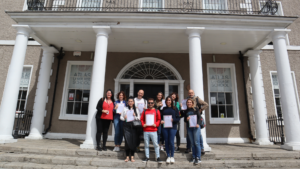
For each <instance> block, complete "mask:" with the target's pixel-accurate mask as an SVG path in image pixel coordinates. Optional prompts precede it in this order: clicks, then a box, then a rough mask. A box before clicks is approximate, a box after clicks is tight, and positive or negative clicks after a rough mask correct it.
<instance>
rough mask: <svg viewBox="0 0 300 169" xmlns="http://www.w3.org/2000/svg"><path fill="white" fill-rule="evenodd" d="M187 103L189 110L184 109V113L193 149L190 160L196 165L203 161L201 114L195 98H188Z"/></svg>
mask: <svg viewBox="0 0 300 169" xmlns="http://www.w3.org/2000/svg"><path fill="white" fill-rule="evenodd" d="M186 105H187V110H183V111H182V115H183V116H184V122H185V123H186V129H187V132H188V136H189V140H190V144H191V147H192V150H193V151H192V152H193V153H192V156H193V158H192V160H191V161H190V162H192V163H194V164H195V165H198V164H199V163H201V146H200V135H201V128H200V125H201V114H200V112H199V110H198V109H197V108H195V106H194V101H193V99H191V98H189V99H187V101H186ZM191 117H193V119H191ZM190 121H191V122H190Z"/></svg>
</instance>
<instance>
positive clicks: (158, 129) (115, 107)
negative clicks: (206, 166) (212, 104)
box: [96, 89, 208, 165]
mask: <svg viewBox="0 0 300 169" xmlns="http://www.w3.org/2000/svg"><path fill="white" fill-rule="evenodd" d="M143 96H144V91H143V90H139V91H138V96H137V97H136V98H134V97H131V96H130V97H129V98H128V99H127V98H126V95H125V93H124V92H123V91H121V92H119V93H118V94H117V100H116V101H115V99H114V93H113V91H112V90H110V89H109V90H107V91H106V94H105V97H103V98H101V99H100V100H99V102H98V104H97V110H98V111H97V114H96V124H97V133H96V141H97V147H96V149H97V150H98V151H107V147H106V141H107V137H108V130H109V127H110V124H111V122H112V121H113V123H114V127H115V137H114V142H115V147H114V149H113V151H120V146H121V144H122V140H123V138H125V152H126V159H125V162H128V161H131V162H134V161H135V160H134V153H135V152H138V151H140V143H141V136H143V139H144V150H145V156H146V158H145V159H144V160H143V162H148V161H149V158H150V154H149V142H150V139H151V141H152V143H153V146H154V150H155V159H156V161H157V162H158V163H162V161H161V159H160V150H161V151H163V150H164V143H165V151H166V154H167V160H166V163H168V164H169V163H171V164H173V163H175V159H174V152H180V149H179V146H180V134H179V130H180V119H181V118H184V122H185V123H186V128H187V137H186V139H187V148H186V151H185V153H189V152H191V151H192V157H193V158H192V160H191V162H192V163H193V164H195V165H197V164H199V163H200V162H201V154H202V155H203V154H204V153H205V151H204V147H203V139H202V135H201V128H203V127H204V126H205V124H204V120H203V118H202V116H201V114H202V111H203V110H205V109H206V108H207V107H208V104H207V103H206V102H205V101H203V100H201V99H200V98H199V97H198V96H195V94H194V91H193V90H189V97H187V99H185V100H184V101H182V102H181V103H179V102H178V94H177V93H175V92H173V93H172V94H171V95H170V96H168V97H166V98H164V95H163V93H162V92H159V93H158V94H157V97H156V98H155V99H154V98H148V99H147V100H146V99H144V98H143ZM101 137H103V138H102V140H103V145H102V146H101V144H100V142H101ZM175 137H176V144H177V146H176V147H175V145H174V139H175Z"/></svg>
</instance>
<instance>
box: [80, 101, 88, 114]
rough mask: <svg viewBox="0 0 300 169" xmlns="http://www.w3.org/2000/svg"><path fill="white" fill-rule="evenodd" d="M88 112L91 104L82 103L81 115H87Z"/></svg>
mask: <svg viewBox="0 0 300 169" xmlns="http://www.w3.org/2000/svg"><path fill="white" fill-rule="evenodd" d="M88 111H89V104H88V103H82V109H81V114H83V115H87V114H88Z"/></svg>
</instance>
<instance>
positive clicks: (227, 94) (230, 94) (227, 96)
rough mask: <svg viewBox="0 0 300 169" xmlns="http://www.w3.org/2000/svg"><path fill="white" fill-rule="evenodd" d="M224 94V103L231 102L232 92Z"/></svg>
mask: <svg viewBox="0 0 300 169" xmlns="http://www.w3.org/2000/svg"><path fill="white" fill-rule="evenodd" d="M225 95H226V104H232V93H225Z"/></svg>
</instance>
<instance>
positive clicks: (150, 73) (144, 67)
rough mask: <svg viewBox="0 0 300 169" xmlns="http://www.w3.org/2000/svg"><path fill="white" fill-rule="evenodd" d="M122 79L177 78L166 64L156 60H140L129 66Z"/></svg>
mask: <svg viewBox="0 0 300 169" xmlns="http://www.w3.org/2000/svg"><path fill="white" fill-rule="evenodd" d="M122 79H168V80H177V77H176V76H175V74H174V73H173V72H172V71H171V70H170V69H169V68H167V67H166V66H164V65H162V64H160V63H156V62H142V63H138V64H135V65H134V66H132V67H130V68H129V69H128V70H127V71H126V72H125V73H124V74H123V76H122Z"/></svg>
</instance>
